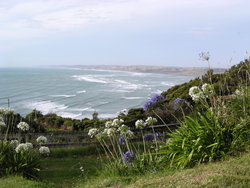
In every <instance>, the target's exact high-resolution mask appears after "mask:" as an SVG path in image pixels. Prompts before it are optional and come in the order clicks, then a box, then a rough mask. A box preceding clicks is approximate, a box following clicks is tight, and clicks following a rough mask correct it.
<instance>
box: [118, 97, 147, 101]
mask: <svg viewBox="0 0 250 188" xmlns="http://www.w3.org/2000/svg"><path fill="white" fill-rule="evenodd" d="M144 98H145V97H122V99H127V100H134V99H144Z"/></svg>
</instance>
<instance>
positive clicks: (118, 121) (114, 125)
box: [112, 119, 124, 127]
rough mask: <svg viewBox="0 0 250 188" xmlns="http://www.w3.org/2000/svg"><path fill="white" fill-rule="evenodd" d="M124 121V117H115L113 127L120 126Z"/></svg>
mask: <svg viewBox="0 0 250 188" xmlns="http://www.w3.org/2000/svg"><path fill="white" fill-rule="evenodd" d="M123 123H124V120H123V119H114V120H113V122H112V126H113V127H119V126H121V125H122V124H123Z"/></svg>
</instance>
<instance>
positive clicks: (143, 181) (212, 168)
mask: <svg viewBox="0 0 250 188" xmlns="http://www.w3.org/2000/svg"><path fill="white" fill-rule="evenodd" d="M68 160H69V159H68ZM68 160H67V159H66V167H65V169H69V172H68V174H70V173H71V169H72V168H71V165H69V166H68V165H67V163H68V162H67V161H68ZM87 160H88V159H85V161H87ZM52 161H53V160H52ZM51 163H53V162H51ZM90 164H91V162H90ZM52 165H53V166H54V167H53V171H54V174H55V175H56V174H57V172H58V171H57V170H58V169H60V168H63V167H62V166H61V164H60V163H55V164H52ZM56 165H58V169H57V168H56ZM47 167H48V166H47ZM56 169H57V170H56ZM95 173H96V172H94V174H95ZM90 174H91V173H90ZM46 176H49V175H46ZM60 176H61V174H57V178H58V179H57V178H55V179H53V178H51V179H49V180H47V181H46V183H45V182H35V181H30V180H27V179H24V178H22V177H18V176H9V177H6V178H2V179H0V183H1V187H2V188H12V187H15V186H16V185H18V186H19V187H23V188H33V187H37V188H45V187H48V188H50V187H51V188H55V187H61V186H62V187H71V186H72V187H78V188H79V187H80V188H85V187H89V188H91V187H93V188H97V187H116V188H118V187H131V188H133V187H235V188H236V187H249V186H250V152H249V150H248V151H247V152H245V153H240V154H239V155H238V156H236V157H229V158H227V159H225V160H224V161H220V162H215V163H210V164H204V165H200V166H198V167H194V168H191V169H184V170H173V169H172V170H171V169H168V170H165V171H161V172H158V173H155V174H146V175H143V176H127V177H117V176H110V175H109V176H108V175H107V174H103V175H101V176H99V177H96V176H92V177H93V178H91V177H90V176H89V178H83V179H82V182H81V181H76V179H77V178H79V179H80V177H79V174H74V175H72V176H71V177H70V176H68V182H65V181H64V178H65V177H64V178H60ZM73 176H74V178H73ZM70 178H71V180H70ZM58 181H60V182H58ZM66 181H67V180H66ZM69 181H71V184H70V183H69Z"/></svg>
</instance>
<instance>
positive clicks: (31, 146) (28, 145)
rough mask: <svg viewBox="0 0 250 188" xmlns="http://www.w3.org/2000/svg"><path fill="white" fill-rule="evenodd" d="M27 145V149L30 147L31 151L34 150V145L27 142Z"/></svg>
mask: <svg viewBox="0 0 250 188" xmlns="http://www.w3.org/2000/svg"><path fill="white" fill-rule="evenodd" d="M25 144H26V145H27V147H28V148H29V149H32V148H33V144H32V143H30V142H26V143H25Z"/></svg>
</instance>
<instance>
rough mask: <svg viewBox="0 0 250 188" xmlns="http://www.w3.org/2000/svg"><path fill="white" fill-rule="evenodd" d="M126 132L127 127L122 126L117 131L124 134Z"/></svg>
mask: <svg viewBox="0 0 250 188" xmlns="http://www.w3.org/2000/svg"><path fill="white" fill-rule="evenodd" d="M127 130H129V127H128V126H127V125H124V124H123V125H122V126H120V127H119V128H118V131H119V132H120V133H121V132H126V131H127Z"/></svg>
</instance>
